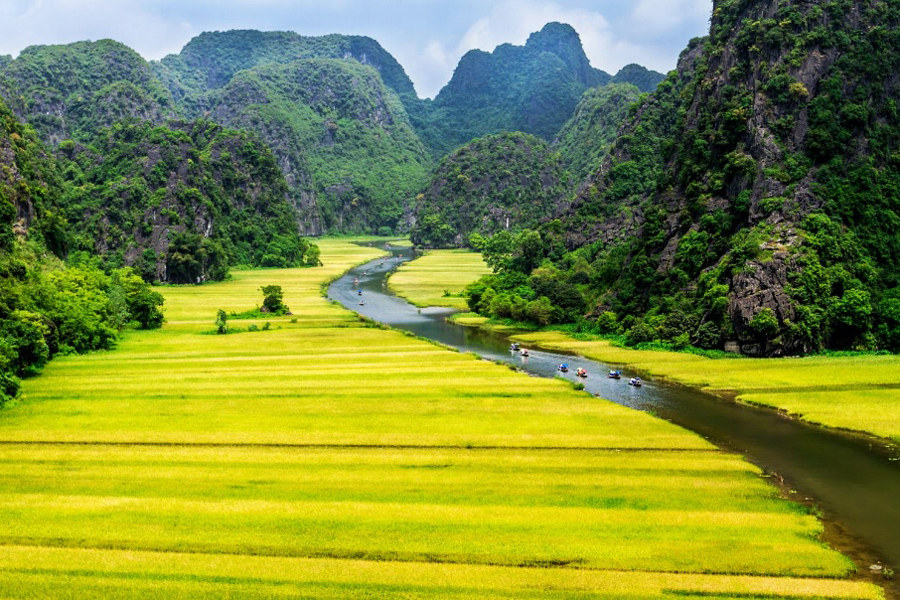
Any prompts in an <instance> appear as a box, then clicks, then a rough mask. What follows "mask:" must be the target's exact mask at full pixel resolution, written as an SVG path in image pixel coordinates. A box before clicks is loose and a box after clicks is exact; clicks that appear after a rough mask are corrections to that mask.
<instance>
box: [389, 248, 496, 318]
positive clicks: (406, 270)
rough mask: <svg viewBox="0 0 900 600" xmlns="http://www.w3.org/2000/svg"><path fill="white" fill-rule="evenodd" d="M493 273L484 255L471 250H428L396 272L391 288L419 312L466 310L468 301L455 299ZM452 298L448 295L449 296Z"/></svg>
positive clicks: (391, 279) (390, 283)
mask: <svg viewBox="0 0 900 600" xmlns="http://www.w3.org/2000/svg"><path fill="white" fill-rule="evenodd" d="M490 273H491V269H490V268H489V267H488V266H487V264H485V262H484V260H483V259H482V258H481V255H480V254H478V253H476V252H470V251H469V250H429V251H428V252H427V253H425V254H424V255H423V256H421V257H419V258H417V259H416V260H414V261H412V262H408V263H404V264H403V265H401V266H400V268H399V269H397V272H396V273H394V274H393V275H392V276H391V278H390V280H389V281H388V287H389V288H390V289H391V291H393V292H394V293H395V294H397V295H398V296H402V297H403V298H406V299H407V300H408V301H409V302H410V303H411V304H414V305H415V306H418V307H420V308H425V307H428V306H445V307H448V308H458V309H465V308H466V299H465V298H459V297H454V296H456V295H457V294H459V293H460V292H462V291H463V290H464V289H465V288H466V286H467V285H469V284H470V283H472V282H473V281H475V280H477V279H478V278H479V277H481V276H483V275H489V274H490ZM447 294H449V295H447Z"/></svg>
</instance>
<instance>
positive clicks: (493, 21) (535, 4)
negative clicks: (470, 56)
mask: <svg viewBox="0 0 900 600" xmlns="http://www.w3.org/2000/svg"><path fill="white" fill-rule="evenodd" d="M553 21H558V22H560V23H568V24H570V25H572V26H573V27H575V28H576V29H577V30H578V32H579V34H580V35H581V40H582V42H583V43H584V44H585V45H586V46H587V45H588V44H592V45H594V46H602V45H605V40H606V39H608V38H609V37H610V36H611V30H610V25H609V22H608V21H607V19H606V17H604V16H603V15H602V14H600V13H598V12H594V11H590V10H585V9H579V8H566V7H563V6H562V5H560V4H558V3H557V2H540V1H537V0H514V1H513V0H503V1H501V2H499V3H497V4H496V6H495V7H494V9H493V11H491V14H489V15H488V16H486V17H483V18H481V19H478V20H477V21H476V22H475V23H474V24H473V25H472V26H471V27H470V28H469V30H468V31H467V32H466V34H465V35H464V36H463V38H462V40H461V41H460V43H459V48H458V51H460V53H461V54H464V53H465V52H466V51H468V50H472V49H475V48H478V49H481V50H486V51H491V50H493V49H494V48H496V47H497V46H499V45H500V44H504V43H512V44H517V45H521V44H524V43H525V41H526V40H527V39H528V36H529V35H530V34H532V33H534V32H535V31H539V30H540V29H541V28H543V27H544V25H546V24H547V23H550V22H553Z"/></svg>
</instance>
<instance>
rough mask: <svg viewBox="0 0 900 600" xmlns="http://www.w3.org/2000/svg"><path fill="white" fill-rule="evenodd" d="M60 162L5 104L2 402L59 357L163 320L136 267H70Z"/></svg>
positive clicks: (0, 171) (0, 200)
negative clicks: (61, 201) (109, 269)
mask: <svg viewBox="0 0 900 600" xmlns="http://www.w3.org/2000/svg"><path fill="white" fill-rule="evenodd" d="M62 186H63V184H62V180H61V178H60V177H59V175H58V174H57V165H56V163H55V161H54V160H53V158H52V157H50V156H48V155H47V154H46V152H45V151H44V149H43V147H42V145H41V144H40V142H39V141H38V139H37V136H36V134H35V132H34V130H33V129H32V128H30V127H28V126H24V125H22V124H21V123H19V122H18V121H17V120H16V119H15V118H14V116H13V115H12V112H11V111H10V110H9V109H8V108H7V107H6V106H5V105H4V104H3V103H2V101H0V226H2V233H0V407H2V406H3V405H4V404H6V403H8V402H9V401H10V400H12V399H14V398H15V397H16V396H17V395H18V393H19V385H20V383H19V378H20V377H24V376H29V375H34V374H36V373H38V372H39V371H40V370H41V369H42V368H43V367H44V366H45V365H46V363H47V361H49V360H50V359H51V358H53V357H54V356H56V355H59V354H72V353H79V352H89V351H92V350H99V349H109V348H111V347H112V346H113V344H114V343H115V340H116V338H117V336H118V334H119V331H120V330H122V329H123V328H125V327H126V326H128V325H130V324H132V323H134V325H135V326H137V327H139V328H141V329H156V328H158V327H160V326H161V325H162V321H163V314H162V312H161V310H160V306H161V305H162V303H163V298H162V296H161V295H159V294H158V293H156V292H154V291H152V290H151V289H150V287H149V286H148V285H147V284H146V283H145V282H144V281H143V280H142V279H141V278H140V277H139V276H137V275H136V274H135V273H134V272H133V271H132V270H131V269H119V270H116V271H113V272H111V273H109V274H107V273H104V272H103V271H101V270H99V269H98V268H96V266H94V265H93V264H92V261H86V262H84V263H81V264H73V265H69V266H68V267H66V266H65V265H63V263H62V262H61V261H60V260H59V258H58V257H56V256H54V255H53V254H51V253H50V252H49V251H48V250H47V249H48V248H51V249H53V250H54V251H56V252H58V253H60V254H61V253H62V252H64V251H65V249H66V243H65V241H66V234H67V231H68V228H67V224H66V222H65V221H64V219H63V218H62V216H61V214H60V213H61V211H60V210H59V208H58V206H57V204H56V203H57V202H58V201H59V199H60V195H61V190H62Z"/></svg>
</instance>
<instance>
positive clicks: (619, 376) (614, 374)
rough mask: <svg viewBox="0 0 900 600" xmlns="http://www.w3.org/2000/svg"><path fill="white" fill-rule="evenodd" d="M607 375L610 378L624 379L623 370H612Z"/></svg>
mask: <svg viewBox="0 0 900 600" xmlns="http://www.w3.org/2000/svg"><path fill="white" fill-rule="evenodd" d="M607 377H608V378H609V379H622V371H610V372H609V374H608V375H607Z"/></svg>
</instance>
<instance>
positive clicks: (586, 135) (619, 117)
mask: <svg viewBox="0 0 900 600" xmlns="http://www.w3.org/2000/svg"><path fill="white" fill-rule="evenodd" d="M640 96H641V92H640V90H639V89H638V88H637V87H635V86H633V85H631V84H629V83H610V84H608V85H605V86H602V87H597V88H592V89H590V90H588V91H587V92H585V94H584V96H582V98H581V102H579V103H578V107H577V108H576V109H575V116H573V117H572V118H571V119H570V120H569V121H568V122H567V123H566V124H565V125H564V126H563V128H562V130H561V131H560V132H559V135H558V136H557V138H556V140H555V141H554V143H553V145H554V147H555V149H556V150H557V151H558V152H559V153H560V156H561V157H562V160H563V163H564V164H565V165H566V168H568V169H569V172H570V173H571V174H572V176H573V177H574V178H575V180H576V181H578V182H582V181H584V180H585V179H587V178H588V176H590V175H592V174H593V173H594V171H595V170H596V169H597V167H598V166H599V165H600V163H601V161H602V160H603V158H604V156H606V153H607V152H608V151H609V148H610V146H611V145H612V143H613V142H614V141H615V140H616V134H618V132H619V128H620V127H621V126H622V124H623V123H624V122H625V120H626V119H627V118H628V116H629V110H630V108H631V107H632V106H633V105H634V104H635V103H636V102H637V101H638V100H639V99H640Z"/></svg>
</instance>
